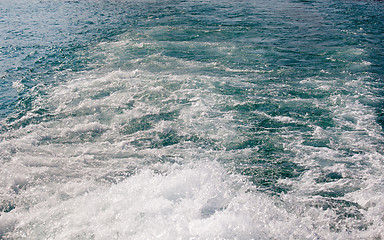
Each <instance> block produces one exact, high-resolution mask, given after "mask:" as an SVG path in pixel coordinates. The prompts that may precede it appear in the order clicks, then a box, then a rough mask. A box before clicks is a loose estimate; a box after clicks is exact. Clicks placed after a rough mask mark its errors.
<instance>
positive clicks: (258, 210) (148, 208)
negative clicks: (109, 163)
mask: <svg viewBox="0 0 384 240" xmlns="http://www.w3.org/2000/svg"><path fill="white" fill-rule="evenodd" d="M73 184H74V183H67V184H66V185H64V187H60V191H59V192H58V193H57V194H55V195H53V196H51V197H50V198H48V199H46V200H45V201H42V202H40V203H38V204H37V205H34V206H32V207H31V208H30V209H29V210H22V209H18V210H15V211H12V212H11V213H9V214H6V215H4V216H2V218H3V219H5V218H6V219H14V218H16V219H18V220H17V224H14V223H12V224H14V227H15V231H14V232H13V233H11V234H10V237H12V238H28V239H35V238H54V239H73V238H90V237H92V238H94V239H105V238H116V239H173V238H176V239H190V238H197V239H216V238H221V239H271V238H272V239H284V238H285V237H286V236H289V237H291V238H295V239H308V238H316V237H318V236H322V237H326V236H328V237H331V236H336V235H335V234H334V233H329V232H328V233H327V232H326V229H323V228H324V226H323V227H321V226H313V224H314V223H315V222H313V221H311V220H310V218H309V217H303V218H302V217H300V216H295V214H293V213H290V212H287V211H286V210H285V209H284V208H282V207H279V206H278V205H277V203H278V202H276V200H274V199H273V198H270V197H267V196H265V195H262V194H260V193H254V192H252V191H249V190H250V189H252V188H251V187H250V186H248V185H247V184H246V183H245V182H243V181H242V180H241V178H238V177H236V176H231V175H228V173H226V171H225V169H223V168H222V167H221V166H220V165H218V164H216V163H213V162H199V163H194V164H191V165H184V166H180V165H171V166H168V167H167V168H166V172H163V173H162V174H156V173H154V172H153V171H152V170H149V169H148V170H143V171H142V172H141V173H139V174H137V175H135V176H132V177H130V178H128V179H127V180H125V181H124V182H121V183H118V184H116V185H112V186H111V187H98V188H97V189H96V190H93V191H85V192H82V193H77V194H74V191H78V190H77V188H78V187H79V186H77V187H75V186H73V187H71V185H73ZM82 184H84V185H86V184H87V182H83V183H82ZM83 188H84V187H83ZM25 211H27V212H25ZM21 216H23V217H21ZM312 217H315V216H312ZM8 222H10V220H8ZM9 224H11V223H9ZM322 224H323V223H322ZM314 227H316V228H317V230H315V229H313V228H314ZM324 234H325V235H324Z"/></svg>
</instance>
